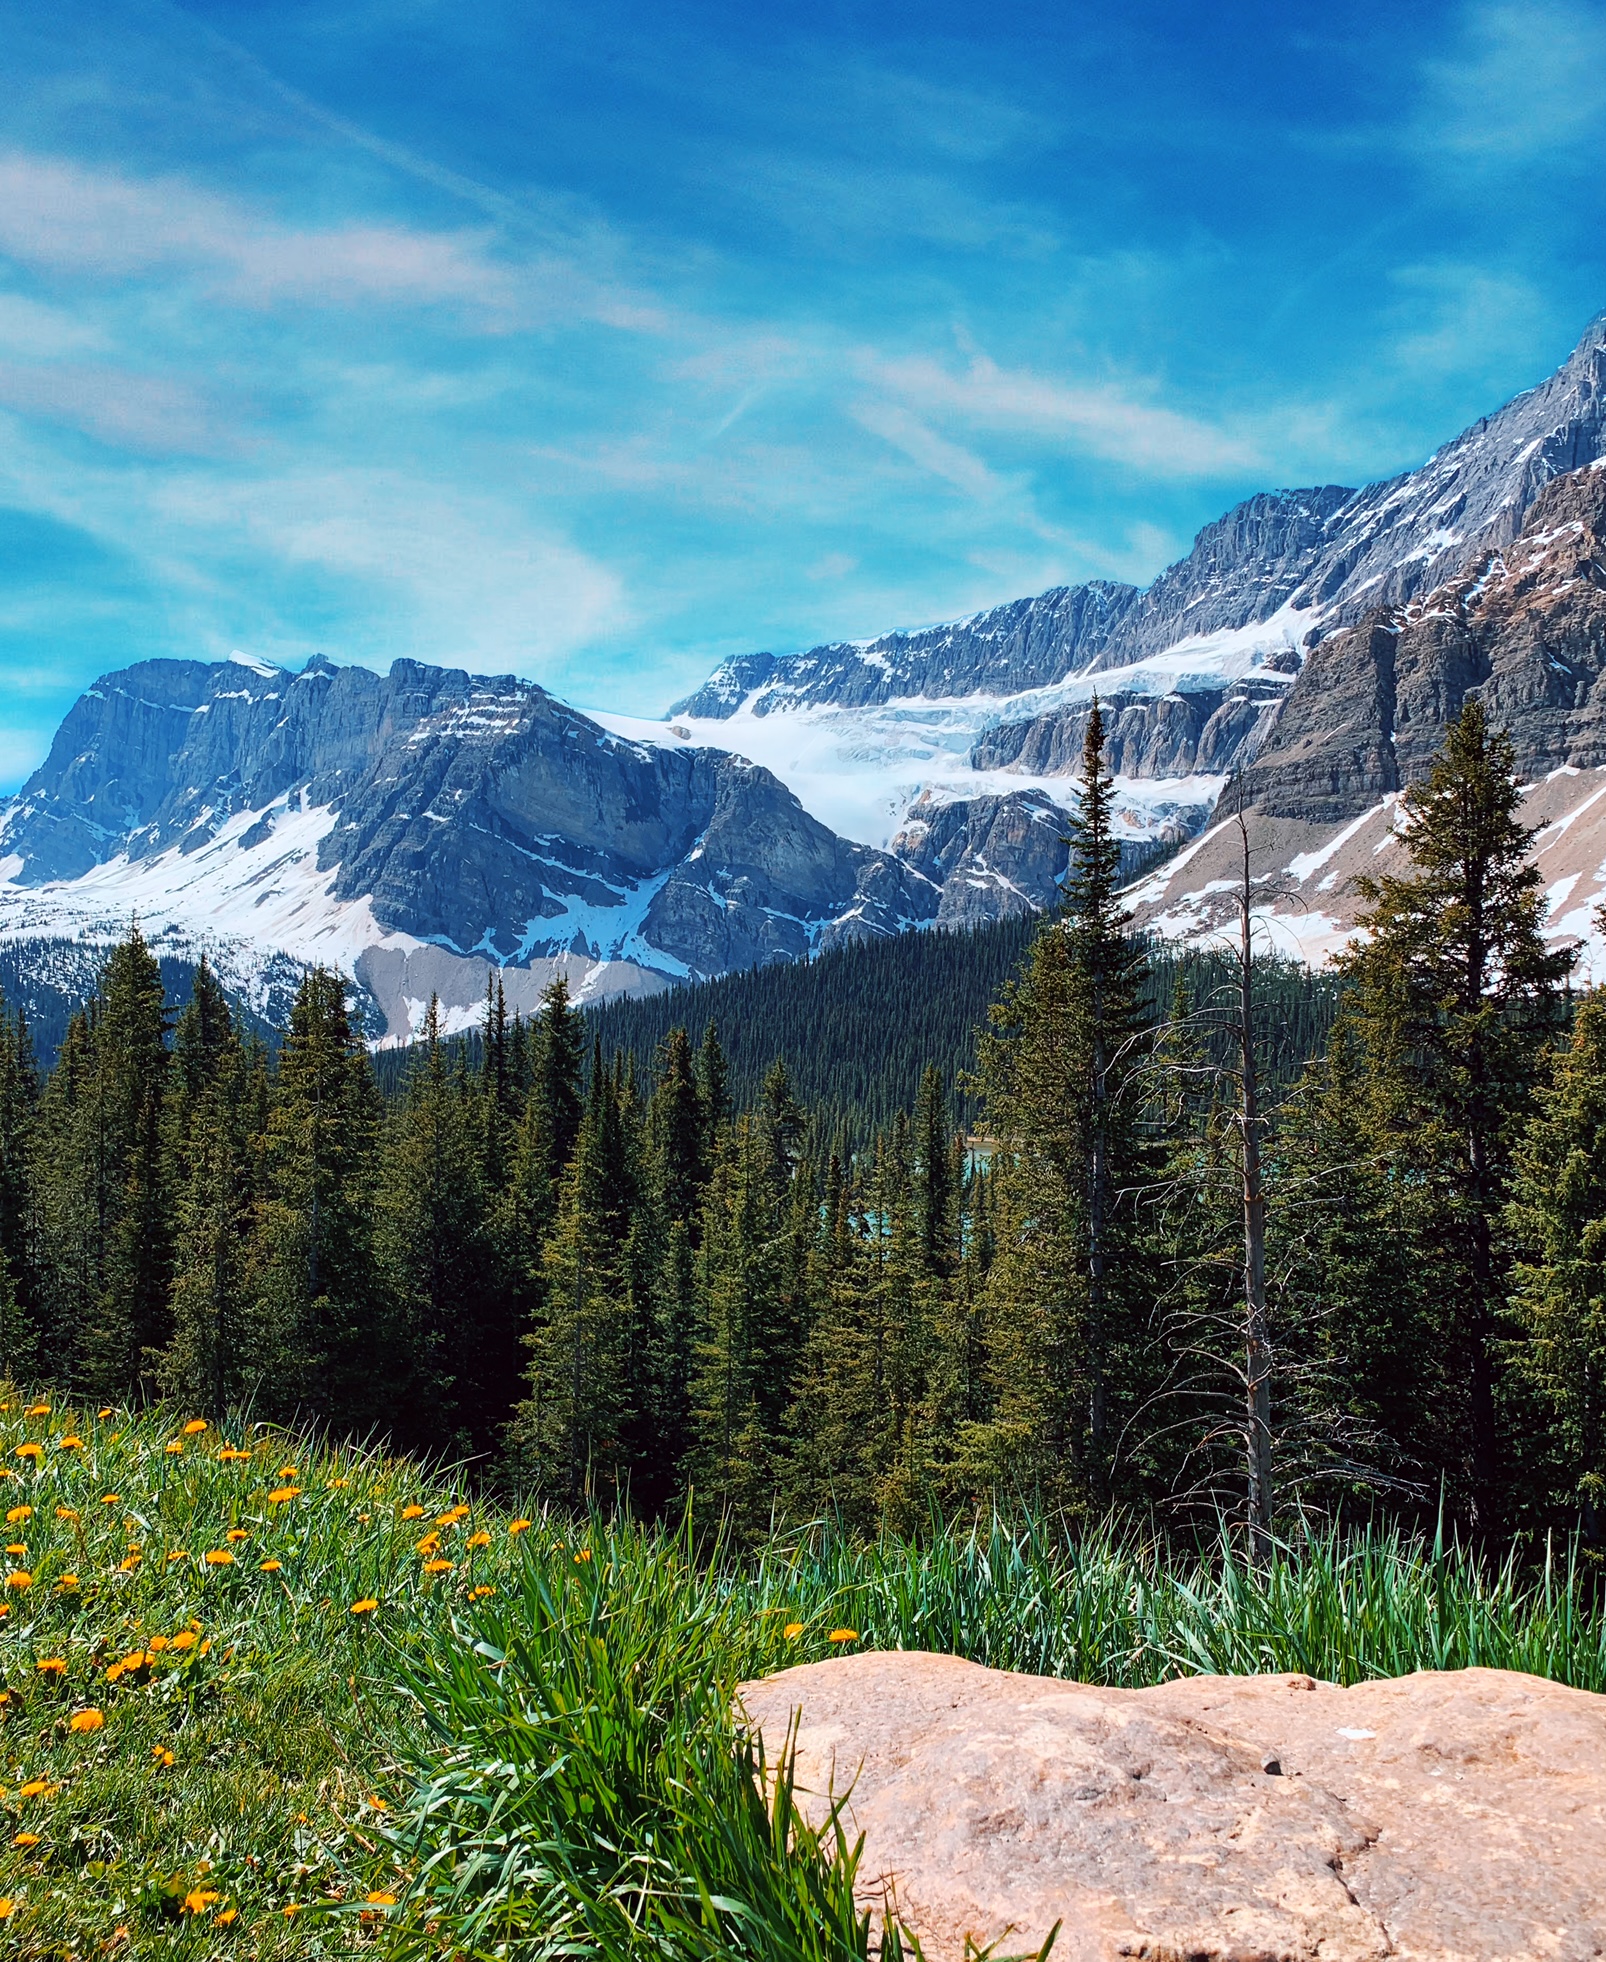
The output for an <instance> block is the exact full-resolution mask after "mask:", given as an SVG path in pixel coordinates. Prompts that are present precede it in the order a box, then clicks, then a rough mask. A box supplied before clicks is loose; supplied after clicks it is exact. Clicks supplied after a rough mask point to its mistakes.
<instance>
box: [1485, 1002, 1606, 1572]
mask: <svg viewBox="0 0 1606 1962" xmlns="http://www.w3.org/2000/svg"><path fill="white" fill-rule="evenodd" d="M1506 1223H1507V1225H1508V1227H1509V1229H1510V1232H1511V1236H1512V1239H1513V1240H1514V1241H1515V1243H1516V1245H1517V1247H1518V1248H1519V1249H1520V1253H1519V1257H1518V1259H1517V1262H1516V1264H1515V1266H1514V1269H1513V1272H1512V1308H1513V1310H1514V1319H1515V1323H1516V1329H1517V1333H1518V1338H1519V1339H1518V1342H1517V1344H1516V1347H1515V1355H1516V1359H1517V1361H1518V1363H1519V1366H1520V1367H1521V1368H1522V1370H1523V1371H1524V1373H1525V1374H1526V1375H1527V1376H1528V1377H1529V1378H1530V1379H1531V1380H1532V1382H1533V1383H1534V1385H1535V1386H1536V1388H1537V1389H1538V1391H1539V1394H1540V1397H1541V1399H1542V1403H1541V1408H1542V1409H1543V1410H1544V1412H1545V1414H1546V1415H1548V1417H1549V1418H1550V1421H1551V1426H1552V1430H1553V1436H1554V1440H1555V1443H1556V1446H1557V1447H1558V1451H1557V1455H1558V1456H1559V1457H1560V1458H1561V1460H1562V1463H1563V1464H1564V1466H1565V1468H1566V1476H1567V1482H1568V1485H1569V1486H1570V1488H1571V1489H1570V1491H1569V1493H1568V1494H1567V1496H1568V1498H1569V1499H1570V1500H1571V1502H1572V1504H1574V1505H1575V1506H1576V1507H1577V1513H1578V1518H1579V1521H1580V1524H1581V1527H1582V1531H1583V1534H1584V1538H1585V1540H1586V1541H1587V1542H1588V1543H1589V1544H1590V1545H1591V1546H1594V1547H1599V1546H1600V1545H1601V1544H1602V1543H1603V1542H1606V996H1602V995H1601V994H1599V993H1592V994H1590V995H1588V996H1587V997H1586V998H1585V999H1584V1001H1583V1002H1582V1003H1581V1004H1580V1006H1579V1009H1578V1015H1577V1019H1576V1021H1575V1023H1574V1026H1573V1033H1572V1040H1571V1042H1570V1043H1568V1045H1567V1047H1566V1048H1565V1049H1564V1050H1562V1052H1561V1053H1560V1055H1559V1056H1558V1057H1557V1059H1556V1066H1555V1072H1554V1075H1553V1077H1552V1079H1551V1081H1550V1082H1549V1084H1547V1085H1545V1086H1543V1087H1542V1088H1541V1089H1540V1090H1539V1092H1538V1095H1537V1108H1536V1110H1535V1112H1534V1115H1533V1118H1532V1121H1531V1122H1530V1123H1529V1125H1528V1128H1527V1130H1526V1132H1525V1134H1524V1135H1523V1138H1522V1140H1521V1142H1520V1143H1519V1145H1518V1146H1517V1150H1516V1155H1515V1167H1514V1172H1513V1177H1512V1184H1511V1202H1510V1205H1509V1208H1508V1210H1507V1215H1506Z"/></svg>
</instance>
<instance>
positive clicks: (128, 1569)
mask: <svg viewBox="0 0 1606 1962" xmlns="http://www.w3.org/2000/svg"><path fill="white" fill-rule="evenodd" d="M140 1558H141V1556H140V1555H139V1554H137V1553H131V1554H130V1555H129V1556H128V1558H127V1559H126V1560H119V1561H118V1563H117V1571H118V1573H120V1574H131V1573H132V1572H133V1571H134V1569H135V1568H136V1567H137V1566H138V1565H139V1563H140Z"/></svg>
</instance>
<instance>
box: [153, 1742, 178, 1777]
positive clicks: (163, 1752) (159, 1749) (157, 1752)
mask: <svg viewBox="0 0 1606 1962" xmlns="http://www.w3.org/2000/svg"><path fill="white" fill-rule="evenodd" d="M151 1758H152V1760H153V1761H154V1762H155V1763H156V1764H159V1765H160V1766H161V1768H162V1769H163V1770H164V1771H165V1770H166V1769H167V1768H168V1766H169V1765H170V1764H171V1763H172V1762H173V1753H172V1752H171V1751H170V1750H169V1749H168V1748H167V1746H166V1745H165V1744H153V1745H152V1746H151Z"/></svg>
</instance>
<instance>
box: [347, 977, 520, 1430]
mask: <svg viewBox="0 0 1606 1962" xmlns="http://www.w3.org/2000/svg"><path fill="white" fill-rule="evenodd" d="M476 1102H477V1100H476V1097H475V1094H474V1091H473V1088H472V1086H471V1085H470V1084H469V1082H468V1081H467V1079H466V1078H465V1077H463V1076H462V1075H460V1074H459V1073H457V1072H454V1071H453V1069H452V1068H451V1067H450V1064H449V1062H448V1059H447V1053H446V1050H445V1048H444V1046H443V1044H442V1042H441V1038H440V1019H439V1004H438V1002H436V1001H435V1000H433V999H432V1000H431V1002H430V1005H429V1009H428V1012H427V1015H426V1019H425V1024H424V1032H423V1041H422V1043H421V1044H420V1045H419V1046H418V1053H417V1055H416V1058H415V1060H414V1063H413V1067H412V1070H411V1073H410V1074H409V1077H408V1084H407V1096H406V1101H405V1103H404V1105H403V1107H402V1109H401V1110H400V1112H398V1113H397V1115H396V1116H395V1118H394V1119H393V1120H392V1123H391V1126H390V1129H389V1133H388V1136H387V1139H386V1146H387V1149H386V1151H385V1154H384V1160H383V1171H384V1176H383V1180H382V1183H381V1186H380V1193H379V1221H380V1237H379V1251H380V1257H381V1260H382V1263H383V1268H384V1272H385V1276H386V1280H387V1282H388V1284H389V1291H390V1294H391V1298H392V1299H393V1301H394V1303H395V1307H396V1314H397V1332H398V1335H399V1337H400V1341H401V1345H402V1354H403V1355H404V1357H405V1359H406V1379H405V1380H406V1388H405V1390H404V1392H403V1398H402V1408H403V1411H404V1412H405V1416H404V1428H405V1432H406V1435H407V1436H408V1437H409V1438H411V1439H413V1440H414V1441H416V1442H417V1443H420V1444H424V1445H427V1446H430V1447H433V1448H435V1449H444V1448H448V1447H450V1448H451V1449H453V1450H457V1451H464V1450H475V1449H480V1450H484V1449H487V1448H489V1446H490V1444H491V1443H492V1442H493V1441H494V1439H495V1437H496V1434H497V1432H498V1430H499V1428H500V1425H501V1423H502V1422H503V1421H504V1420H505V1418H506V1416H507V1415H508V1412H509V1410H510V1408H511V1404H512V1388H513V1376H512V1371H513V1370H514V1369H515V1367H516V1358H517V1347H516V1342H517V1332H516V1331H515V1330H512V1329H510V1328H506V1327H504V1326H503V1317H502V1313H501V1308H502V1304H501V1303H500V1302H499V1301H498V1300H497V1298H496V1295H495V1291H494V1287H493V1285H492V1283H493V1278H494V1267H493V1260H492V1254H493V1249H492V1245H491V1240H490V1233H489V1218H488V1214H489V1208H488V1205H487V1199H486V1193H485V1188H484V1184H483V1181H482V1176H481V1172H482V1161H481V1156H480V1142H481V1140H480V1138H479V1137H478V1136H477V1135H476V1131H477V1127H476V1122H475V1119H476V1116H477V1114H478V1113H477V1110H476Z"/></svg>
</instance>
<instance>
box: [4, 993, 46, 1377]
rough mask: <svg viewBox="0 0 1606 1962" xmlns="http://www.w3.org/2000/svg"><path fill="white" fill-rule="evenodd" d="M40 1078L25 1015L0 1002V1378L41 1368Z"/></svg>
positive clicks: (25, 1374)
mask: <svg viewBox="0 0 1606 1962" xmlns="http://www.w3.org/2000/svg"><path fill="white" fill-rule="evenodd" d="M38 1106H39V1077H38V1071H37V1070H36V1068H35V1066H34V1056H33V1041H32V1038H31V1037H30V1035H29V1033H28V1023H27V1018H26V1017H25V1016H24V1015H23V1014H22V1013H21V1012H20V1011H19V1012H18V1013H17V1014H16V1015H14V1016H13V1015H11V1014H9V1013H8V1012H7V1010H6V1008H5V1006H4V1004H3V1002H0V1376H4V1377H9V1378H10V1380H11V1381H12V1382H21V1381H23V1380H25V1379H26V1378H27V1377H28V1376H30V1375H32V1374H35V1373H36V1372H37V1371H38V1370H39V1369H40V1367H41V1364H42V1361H43V1358H42V1355H41V1342H40V1336H41V1330H40V1328H39V1322H38V1312H39V1304H38V1294H37V1281H36V1269H37V1262H36V1255H35V1246H34V1233H33V1218H32V1206H31V1203H30V1198H29V1181H30V1171H31V1159H32V1154H33V1148H34V1132H35V1125H36V1120H37V1115H38Z"/></svg>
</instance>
